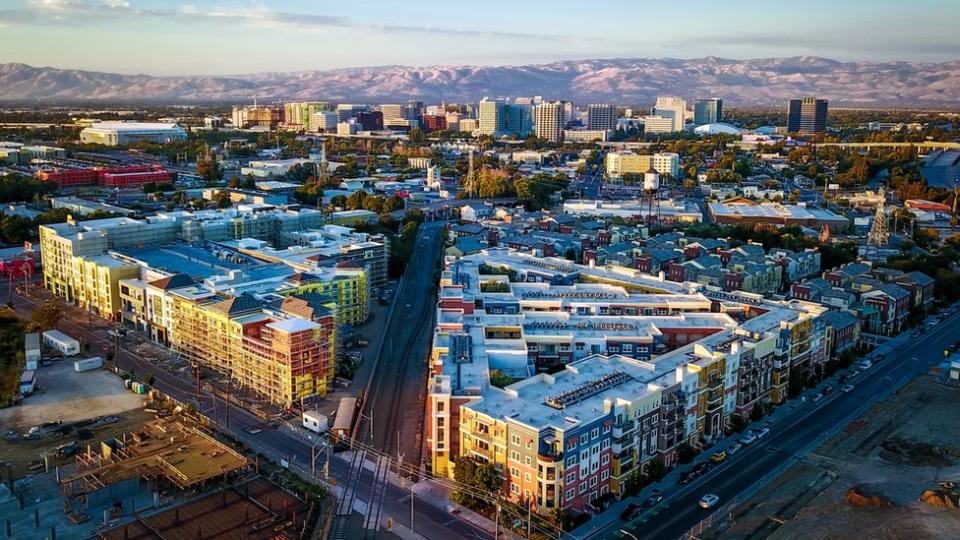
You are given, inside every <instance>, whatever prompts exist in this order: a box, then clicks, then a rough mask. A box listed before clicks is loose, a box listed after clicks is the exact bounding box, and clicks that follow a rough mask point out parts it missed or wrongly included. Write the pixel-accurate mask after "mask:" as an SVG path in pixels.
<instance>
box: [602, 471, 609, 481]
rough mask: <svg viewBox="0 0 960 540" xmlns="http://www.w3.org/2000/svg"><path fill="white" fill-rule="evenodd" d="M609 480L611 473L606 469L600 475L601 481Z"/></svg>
mask: <svg viewBox="0 0 960 540" xmlns="http://www.w3.org/2000/svg"><path fill="white" fill-rule="evenodd" d="M607 478H610V471H609V470H608V469H604V470H603V472H601V473H600V479H601V480H606V479H607Z"/></svg>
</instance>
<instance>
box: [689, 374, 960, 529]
mask: <svg viewBox="0 0 960 540" xmlns="http://www.w3.org/2000/svg"><path fill="white" fill-rule="evenodd" d="M958 402H960V388H957V387H955V386H948V385H944V384H941V383H939V382H936V380H935V379H934V377H931V376H930V375H921V376H920V377H918V378H916V379H914V380H913V381H912V382H910V383H909V384H908V385H906V386H905V387H903V388H902V389H901V390H900V391H898V392H897V393H895V394H894V395H892V396H891V397H890V398H888V399H886V400H884V401H881V402H878V403H877V404H876V405H874V406H873V407H872V408H871V409H870V410H869V411H868V412H867V413H866V414H865V415H864V416H862V417H860V418H857V419H855V420H853V421H852V422H850V423H849V424H848V425H846V426H845V428H844V429H843V430H842V431H840V432H839V433H837V434H836V435H835V436H833V437H831V438H829V439H827V440H826V441H825V442H824V443H823V444H822V445H821V446H820V447H818V448H816V449H815V450H814V451H813V452H812V453H811V454H810V455H809V456H807V457H805V458H803V459H802V460H801V461H800V462H798V463H795V464H794V465H792V466H790V467H789V468H787V469H786V470H785V471H784V472H783V473H782V474H780V476H779V477H777V478H776V479H775V480H774V481H773V482H770V483H769V484H768V485H766V486H765V487H764V488H762V489H760V490H759V491H758V492H757V493H755V494H754V495H753V496H752V497H750V498H749V499H748V500H746V502H743V503H741V504H738V505H736V506H734V507H733V508H732V510H730V512H729V513H728V514H727V515H726V516H723V518H721V519H720V520H719V521H718V522H717V524H716V525H715V526H714V527H713V528H712V529H710V530H707V531H705V532H704V533H703V534H702V535H701V536H700V538H704V539H720V538H723V539H734V538H735V539H747V538H749V539H762V538H777V539H793V538H796V539H805V540H806V539H811V538H871V539H885V538H889V539H900V538H911V539H914V540H918V539H925V538H930V539H934V538H960V489H958V486H960V430H958V429H957V428H956V415H957V403H958ZM955 483H956V485H955Z"/></svg>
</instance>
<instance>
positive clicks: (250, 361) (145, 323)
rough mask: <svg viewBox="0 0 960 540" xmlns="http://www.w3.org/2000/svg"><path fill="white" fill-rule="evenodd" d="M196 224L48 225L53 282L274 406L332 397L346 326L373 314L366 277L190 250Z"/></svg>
mask: <svg viewBox="0 0 960 540" xmlns="http://www.w3.org/2000/svg"><path fill="white" fill-rule="evenodd" d="M207 217H208V218H212V216H207ZM227 217H230V216H227ZM233 217H235V216H233ZM192 218H193V215H192V214H189V213H177V214H175V215H158V216H154V217H151V218H148V219H147V220H134V219H129V218H113V219H107V220H95V221H88V222H79V223H78V222H75V221H73V220H70V221H68V222H67V223H61V224H52V225H44V226H42V227H41V228H40V237H41V246H42V248H44V249H45V252H44V255H43V256H44V261H45V263H46V264H45V265H44V266H45V272H44V284H45V286H46V287H47V288H48V289H49V290H51V291H52V292H53V293H54V294H56V295H57V296H60V297H61V298H63V299H65V300H67V301H70V302H74V303H76V304H77V305H80V306H82V307H84V308H87V309H90V310H91V311H93V312H95V313H97V314H98V315H100V316H102V317H104V318H108V319H111V320H114V321H117V322H120V323H122V324H124V325H125V326H127V327H130V328H133V329H135V330H138V331H141V332H143V333H144V334H146V335H149V336H150V338H151V339H153V340H154V341H156V342H158V343H161V344H164V345H167V346H170V347H171V348H172V349H174V350H175V351H177V352H179V353H181V354H182V355H184V356H185V357H186V358H187V359H189V360H190V361H191V362H194V363H196V364H198V365H203V366H207V367H210V368H213V369H216V370H218V371H221V372H222V373H224V374H226V375H228V376H229V377H230V378H231V379H233V380H234V381H236V383H237V384H238V386H240V387H241V388H243V389H247V390H249V391H251V392H254V393H256V394H258V395H259V396H260V397H261V398H263V399H266V400H269V401H271V402H273V403H277V404H281V405H284V406H289V405H291V404H295V403H302V402H304V401H308V400H310V399H313V398H314V397H316V396H320V397H322V396H324V395H326V393H327V391H328V387H329V386H330V384H331V383H332V381H333V378H334V372H335V367H336V366H335V359H336V336H337V332H338V327H339V326H340V325H352V324H360V323H362V322H364V321H366V319H367V316H368V313H369V288H370V287H369V283H368V279H367V270H366V268H365V267H362V266H358V265H354V264H337V265H332V266H310V267H309V269H308V270H306V271H304V270H301V269H299V268H298V267H296V265H292V264H284V263H281V262H265V261H264V260H261V259H257V258H254V257H251V256H248V255H245V254H243V253H241V252H240V251H239V250H236V249H232V247H231V245H230V243H229V242H226V243H217V242H197V243H193V244H185V243H183V242H182V241H179V240H180V235H181V234H182V232H183V224H184V221H185V220H190V219H192ZM208 221H210V222H212V221H214V220H213V219H208ZM265 234H266V233H265ZM270 234H271V235H272V234H276V233H270Z"/></svg>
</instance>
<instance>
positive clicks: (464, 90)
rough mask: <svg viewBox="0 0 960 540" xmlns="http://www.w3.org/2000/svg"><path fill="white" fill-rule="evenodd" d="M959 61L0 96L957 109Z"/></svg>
mask: <svg viewBox="0 0 960 540" xmlns="http://www.w3.org/2000/svg"><path fill="white" fill-rule="evenodd" d="M958 93H960V60H956V61H952V62H942V63H922V62H838V61H836V60H831V59H828V58H820V57H815V56H800V57H791V58H758V59H752V60H731V59H726V58H716V57H706V58H697V59H690V60H676V59H654V58H617V59H608V60H577V61H563V62H554V63H550V64H535V65H533V64H532V65H525V66H432V67H406V66H378V67H364V68H346V69H332V70H318V71H297V72H290V73H251V74H248V75H231V76H183V77H154V76H150V75H121V74H116V73H101V72H95V71H80V70H72V69H55V68H46V67H33V66H28V65H25V64H0V102H3V101H6V102H9V101H42V102H79V101H101V102H111V101H112V102H131V103H136V102H141V103H148V102H154V103H184V102H232V103H246V102H248V101H250V100H251V97H252V96H253V95H254V94H256V95H257V96H258V97H259V98H260V99H261V100H262V101H264V102H266V101H268V100H280V99H283V100H290V99H324V100H331V101H340V102H349V101H357V102H373V103H377V102H386V101H393V100H407V99H420V100H423V101H428V102H439V101H448V102H457V101H476V100H478V99H480V98H482V97H484V96H490V97H496V96H534V95H541V96H544V97H545V98H551V99H571V100H573V101H574V102H577V103H585V102H612V103H621V104H638V105H643V104H649V103H651V102H652V101H653V100H654V99H655V98H656V96H657V95H665V94H675V95H681V96H684V97H687V98H691V99H692V98H695V97H709V96H720V97H723V98H724V99H725V100H726V102H727V103H730V104H756V105H781V104H783V102H784V100H785V99H787V98H788V97H797V96H804V95H817V96H820V97H824V98H827V99H830V100H831V101H832V102H833V103H834V104H843V105H849V106H858V105H862V106H929V107H938V106H939V107H942V106H947V105H950V106H956V105H957V103H958V100H960V95H958Z"/></svg>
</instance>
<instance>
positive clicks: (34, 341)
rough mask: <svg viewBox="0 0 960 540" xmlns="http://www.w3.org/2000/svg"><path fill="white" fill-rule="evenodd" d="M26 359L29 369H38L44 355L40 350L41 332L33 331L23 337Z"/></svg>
mask: <svg viewBox="0 0 960 540" xmlns="http://www.w3.org/2000/svg"><path fill="white" fill-rule="evenodd" d="M23 343H24V349H25V351H24V355H23V357H24V359H25V360H26V361H27V369H37V365H38V364H39V363H40V360H41V359H42V357H43V355H42V353H41V352H40V334H38V333H36V332H32V333H30V334H27V335H25V336H24V337H23Z"/></svg>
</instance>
